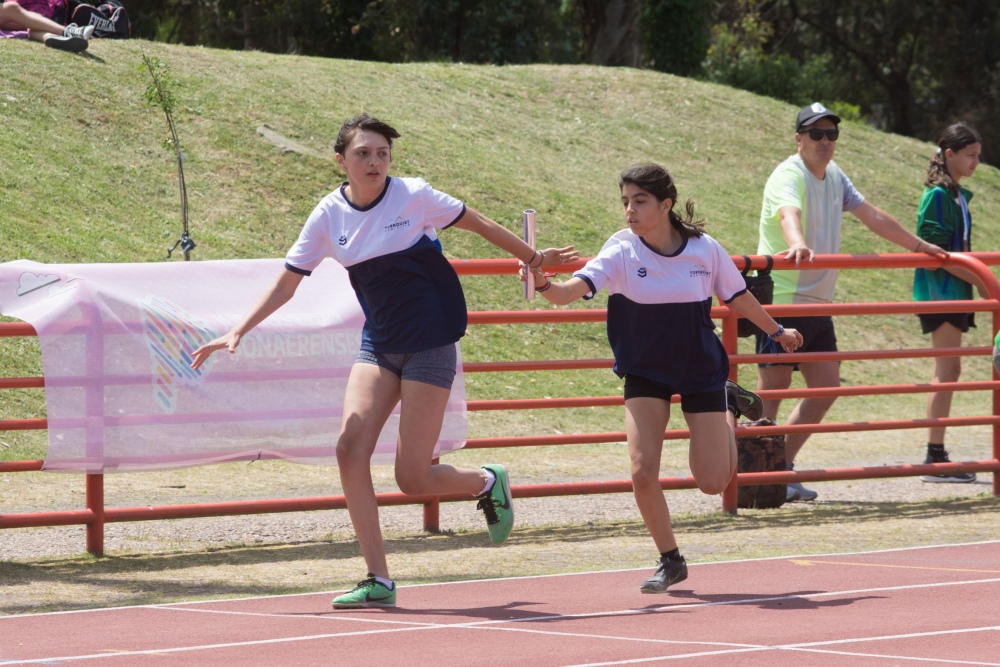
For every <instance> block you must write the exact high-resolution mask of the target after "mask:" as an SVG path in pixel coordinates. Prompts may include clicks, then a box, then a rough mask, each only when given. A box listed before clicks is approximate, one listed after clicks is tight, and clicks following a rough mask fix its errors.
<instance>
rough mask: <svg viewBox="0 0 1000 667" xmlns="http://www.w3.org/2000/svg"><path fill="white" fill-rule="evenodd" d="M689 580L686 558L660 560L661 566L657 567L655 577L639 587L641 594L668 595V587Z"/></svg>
mask: <svg viewBox="0 0 1000 667" xmlns="http://www.w3.org/2000/svg"><path fill="white" fill-rule="evenodd" d="M687 578H688V566H687V563H686V562H685V561H684V556H681V559H680V560H670V559H669V558H660V564H659V565H658V566H657V567H656V572H655V573H653V576H652V577H650V578H649V579H647V580H646V581H644V582H642V586H640V587H639V592H640V593H666V592H667V587H668V586H672V585H673V584H676V583H677V582H679V581H684V580H685V579H687Z"/></svg>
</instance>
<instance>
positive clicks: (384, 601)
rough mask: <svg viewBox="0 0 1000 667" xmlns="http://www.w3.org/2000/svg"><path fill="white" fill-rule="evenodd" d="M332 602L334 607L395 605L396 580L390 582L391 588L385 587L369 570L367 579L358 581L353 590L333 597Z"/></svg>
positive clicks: (357, 607)
mask: <svg viewBox="0 0 1000 667" xmlns="http://www.w3.org/2000/svg"><path fill="white" fill-rule="evenodd" d="M332 604H333V608H334V609H360V608H362V607H395V606H396V582H395V581H394V582H392V588H387V587H386V586H385V585H384V584H382V583H380V582H379V581H377V580H376V579H375V575H374V574H372V573H371V572H369V573H368V578H367V579H365V580H364V581H359V582H358V585H357V586H356V587H355V588H354V590H352V591H349V592H347V593H344V594H343V595H338V596H337V597H335V598H333V603H332Z"/></svg>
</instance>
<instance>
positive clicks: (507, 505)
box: [476, 463, 514, 544]
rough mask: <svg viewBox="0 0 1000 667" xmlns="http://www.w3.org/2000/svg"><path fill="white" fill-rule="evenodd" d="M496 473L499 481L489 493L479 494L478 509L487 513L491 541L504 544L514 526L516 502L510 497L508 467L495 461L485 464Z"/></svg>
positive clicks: (485, 468) (484, 468)
mask: <svg viewBox="0 0 1000 667" xmlns="http://www.w3.org/2000/svg"><path fill="white" fill-rule="evenodd" d="M483 470H489V471H490V472H491V473H493V474H494V475H496V478H497V481H496V482H495V483H494V484H493V488H492V489H490V491H489V493H484V494H483V495H481V496H479V502H478V503H477V504H476V509H481V510H482V511H483V514H485V515H486V527H487V528H488V529H489V531H490V542H492V543H493V544H503V543H504V540H506V539H507V537H508V536H509V535H510V531H511V529H512V528H513V527H514V502H513V501H512V500H511V497H510V484H509V483H508V482H507V469H506V468H504V467H503V466H502V465H497V464H495V463H493V464H490V465H485V466H483Z"/></svg>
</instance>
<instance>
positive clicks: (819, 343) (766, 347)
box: [757, 315, 837, 370]
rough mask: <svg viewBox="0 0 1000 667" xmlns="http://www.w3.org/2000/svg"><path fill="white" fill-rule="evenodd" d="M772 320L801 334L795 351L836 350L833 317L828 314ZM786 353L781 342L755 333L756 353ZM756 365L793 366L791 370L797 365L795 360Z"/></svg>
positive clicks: (797, 366) (796, 352)
mask: <svg viewBox="0 0 1000 667" xmlns="http://www.w3.org/2000/svg"><path fill="white" fill-rule="evenodd" d="M774 321H775V322H777V323H778V324H780V325H781V326H783V327H785V328H786V329H795V330H796V331H798V332H799V333H800V334H802V347H800V348H799V349H798V350H796V351H795V354H798V353H799V352H836V351H837V332H836V331H834V329H833V318H832V317H830V316H829V315H813V316H810V317H776V318H774ZM775 352H777V353H779V354H788V353H787V352H785V349H784V348H783V347H781V343H775V342H774V341H773V340H771V339H770V338H768V336H767V334H764V333H758V334H757V354H773V353H775ZM757 365H758V366H763V367H767V366H794V367H795V368H794V369H793V370H798V369H799V365H798V364H797V363H795V362H791V361H789V362H777V361H774V362H768V363H763V364H757Z"/></svg>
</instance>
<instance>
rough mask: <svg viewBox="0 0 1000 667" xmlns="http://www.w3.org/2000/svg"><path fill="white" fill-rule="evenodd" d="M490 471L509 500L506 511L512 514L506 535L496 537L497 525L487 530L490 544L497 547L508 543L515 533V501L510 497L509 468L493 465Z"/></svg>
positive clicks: (488, 527)
mask: <svg viewBox="0 0 1000 667" xmlns="http://www.w3.org/2000/svg"><path fill="white" fill-rule="evenodd" d="M490 470H492V471H493V474H494V475H496V476H497V481H496V483H497V484H499V485H500V488H501V489H502V490H503V494H504V496H505V497H506V498H507V505H508V508H507V509H506V510H504V511H505V512H508V513H509V514H510V528H508V529H507V532H506V533H500V534H498V535H494V534H493V528H494V526H496V525H497V524H494V525H493V526H487V530H489V533H490V542H492V543H493V544H494V545H495V546H500V545H501V544H503V543H504V542H506V541H507V538H508V537H510V534H511V533H512V532H513V531H514V499H513V498H512V497H511V495H510V478H509V477H508V476H507V468H505V467H504V466H502V465H491V466H490ZM500 473H502V474H500Z"/></svg>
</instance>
